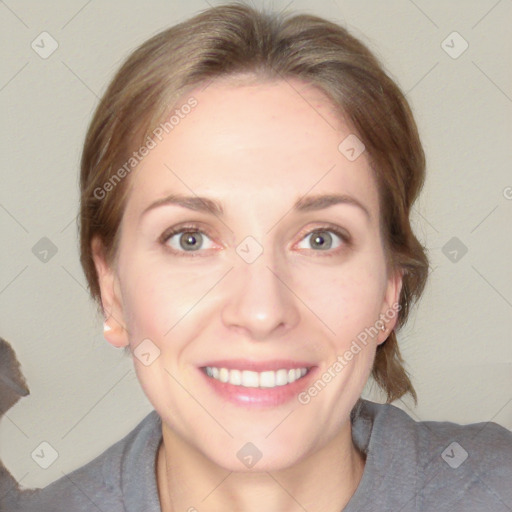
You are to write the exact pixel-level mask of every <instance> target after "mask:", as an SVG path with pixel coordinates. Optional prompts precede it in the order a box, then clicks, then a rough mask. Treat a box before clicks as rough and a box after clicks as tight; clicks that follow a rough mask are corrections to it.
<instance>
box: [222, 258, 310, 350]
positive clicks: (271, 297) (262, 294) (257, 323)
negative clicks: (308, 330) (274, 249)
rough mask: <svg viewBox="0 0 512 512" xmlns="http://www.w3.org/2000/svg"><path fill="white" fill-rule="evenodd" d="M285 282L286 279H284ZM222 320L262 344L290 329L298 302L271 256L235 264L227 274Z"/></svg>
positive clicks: (296, 313)
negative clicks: (225, 298) (226, 290)
mask: <svg viewBox="0 0 512 512" xmlns="http://www.w3.org/2000/svg"><path fill="white" fill-rule="evenodd" d="M288 281H289V279H288ZM226 286H227V289H228V290H229V291H228V292H227V293H228V297H227V300H226V302H225V305H224V307H223V309H222V321H223V323H224V325H225V326H226V327H227V328H228V329H231V330H233V329H234V330H237V331H239V334H240V335H241V336H245V337H247V338H248V339H250V340H255V341H264V340H265V339H270V338H272V337H274V338H275V337H276V336H282V335H283V334H284V333H286V332H288V331H289V330H290V329H293V328H294V327H295V326H296V325H297V324H298V322H299V318H300V315H299V309H298V304H297V301H298V299H297V298H296V296H295V295H294V294H293V292H292V290H291V287H290V284H289V283H288V282H287V279H286V272H284V265H283V264H281V271H280V270H279V268H278V267H277V264H276V262H275V261H274V259H273V257H272V255H271V254H269V253H267V252H264V253H263V254H262V255H261V256H260V257H259V258H258V259H257V260H256V261H254V262H253V263H250V264H249V263H246V262H244V261H242V260H241V261H238V262H237V264H236V266H235V268H234V269H233V271H232V272H230V275H229V283H226Z"/></svg>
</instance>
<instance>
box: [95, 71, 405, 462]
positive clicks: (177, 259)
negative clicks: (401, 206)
mask: <svg viewBox="0 0 512 512" xmlns="http://www.w3.org/2000/svg"><path fill="white" fill-rule="evenodd" d="M292 85H293V87H292ZM192 94H193V96H194V98H196V100H197V106H195V107H194V108H193V109H191V111H190V113H189V114H188V115H187V116H184V117H183V119H180V122H179V124H177V125H176V126H175V127H174V129H173V130H172V131H170V132H169V134H168V135H167V136H166V137H164V138H163V140H162V141H158V140H157V145H156V147H154V148H153V149H152V150H151V151H150V152H149V154H148V155H147V156H146V157H145V158H144V159H143V160H142V161H141V163H140V164H139V165H138V167H137V169H136V170H135V171H133V173H132V174H131V176H130V177H129V179H130V187H131V190H130V193H129V197H128V200H127V203H126V209H125V213H124V217H123V220H122V224H121V237H120V244H119V251H118V255H117V260H116V263H115V265H112V267H108V266H107V265H106V264H105V262H104V261H103V260H102V258H101V256H100V255H99V254H100V253H99V252H96V253H95V262H96V265H97V268H98V271H99V275H100V286H101V291H102V300H103V304H104V307H105V309H106V311H107V313H111V314H112V317H111V319H110V321H111V322H112V323H111V324H110V325H111V327H112V329H111V331H109V333H107V334H106V336H107V339H108V341H110V342H111V343H112V344H113V345H115V346H123V345H128V344H129V345H130V346H131V350H132V352H133V354H134V355H133V360H134V365H135V369H136V372H137V376H138V379H139V380H140V383H141V385H142V387H143V389H144V392H145V393H146V395H147V397H148V398H149V400H150V401H151V403H152V404H153V406H154V408H155V409H156V410H157V412H158V413H159V414H160V416H161V417H162V420H163V422H164V429H167V431H168V433H169V434H168V435H169V436H173V438H174V439H176V440H177V441H179V442H181V443H184V444H185V445H187V446H189V447H191V449H194V450H196V453H199V454H201V456H204V457H206V458H207V459H209V460H210V461H212V462H214V463H216V464H218V465H220V466H222V467H224V468H226V469H229V470H235V471H242V470H244V469H246V465H244V462H243V460H242V459H243V456H245V455H247V454H248V455H254V454H255V453H256V449H255V448H254V447H252V446H251V445H247V446H245V445H246V444H247V443H252V445H254V446H255V447H256V448H257V449H258V450H259V452H260V453H261V454H262V458H261V460H260V461H259V462H258V468H260V469H262V470H263V469H266V470H272V469H279V468H286V467H290V466H292V465H293V464H295V463H298V462H299V461H300V460H302V459H304V458H305V457H307V456H308V455H311V454H313V453H315V452H318V451H319V450H321V449H322V448H324V447H326V446H327V445H328V444H329V442H332V441H333V440H334V439H336V436H338V435H340V433H341V432H343V431H345V432H346V429H347V426H349V413H350V410H351V408H352V407H353V405H354V404H355V402H356V400H357V399H358V398H359V396H360V395H361V392H362V389H363V387H364V385H365V383H366V380H367V378H368V376H369V373H370V370H371V366H372V363H373V359H374V356H375V350H376V347H377V345H378V343H381V342H382V341H384V340H385V338H386V337H387V334H388V333H389V330H390V329H392V327H393V326H394V323H395V320H394V319H393V315H392V314H390V313H389V312H390V311H392V308H393V305H395V306H396V303H397V301H398V298H399V293H400V286H401V281H400V278H399V276H398V275H397V274H396V273H393V274H391V273H389V272H388V271H387V269H386V265H385V257H384V251H383V242H382V238H381V234H380V231H379V216H380V211H379V201H378V194H377V188H376V184H375V182H374V178H373V175H372V172H371V169H370V167H369V164H368V161H367V156H366V154H365V153H364V152H363V153H362V154H361V155H360V156H359V157H358V158H356V159H355V160H353V159H352V160H353V161H351V160H349V159H347V157H346V156H345V154H343V153H342V152H340V150H339V149H338V146H339V145H340V143H341V141H343V139H345V138H346V137H347V136H349V135H350V134H351V133H353V130H351V129H350V128H349V127H348V126H347V125H346V124H344V123H342V122H341V121H340V120H339V118H337V117H335V115H334V114H333V108H332V106H331V105H330V104H329V102H328V100H327V99H326V98H325V97H324V96H323V95H322V94H321V93H320V92H319V91H318V90H316V89H314V88H312V87H311V86H308V85H306V84H304V83H302V82H300V81H293V80H292V81H289V82H285V81H278V82H273V83H264V84H258V85H233V84H232V85H230V84H229V83H227V82H224V83H223V82H216V83H213V84H211V85H210V86H209V87H207V88H206V89H204V90H201V89H197V90H195V91H193V93H192ZM187 99H188V97H187V98H184V99H183V103H185V102H186V100H187ZM200 198H202V199H200ZM93 247H94V248H95V250H96V251H97V246H96V244H93ZM394 313H395V318H396V310H395V311H394ZM383 315H386V316H385V318H386V319H384V316H383ZM383 319H384V320H383ZM118 322H119V323H118ZM383 323H384V324H385V327H386V328H387V334H386V332H383V331H379V329H378V328H375V325H377V326H378V327H380V326H381V325H382V324H383ZM120 325H122V326H123V328H121V327H120ZM365 329H366V331H365ZM376 331H378V332H379V334H376ZM362 333H366V339H365V341H364V342H363V341H362V340H363V339H364V338H365V335H364V334H362ZM358 336H359V337H358ZM354 342H355V345H354ZM355 346H357V347H358V349H359V350H358V349H357V348H355ZM347 351H348V352H351V353H352V357H350V356H349V355H347ZM304 373H305V375H304ZM223 381H224V382H223ZM315 390H316V391H315ZM348 428H349V427H348ZM244 446H245V448H244V450H245V451H242V452H241V453H239V450H240V449H241V448H242V447H244ZM252 451H254V453H251V452H252ZM246 452H247V453H246ZM237 454H238V455H237Z"/></svg>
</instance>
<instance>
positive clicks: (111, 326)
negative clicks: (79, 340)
mask: <svg viewBox="0 0 512 512" xmlns="http://www.w3.org/2000/svg"><path fill="white" fill-rule="evenodd" d="M91 250H92V258H93V260H94V266H95V267H96V272H97V274H98V281H99V286H100V293H101V305H102V308H103V314H104V316H105V329H104V332H103V336H104V337H105V339H106V340H107V341H108V342H109V343H110V344H111V345H113V346H114V347H118V348H121V347H125V346H127V345H128V344H129V339H128V333H127V331H126V328H125V325H126V322H125V320H124V312H123V307H122V304H123V302H122V298H121V291H120V286H119V279H118V277H117V274H116V272H115V269H114V268H113V267H112V266H111V265H109V264H108V262H107V261H106V258H105V251H104V247H103V243H102V242H101V240H100V239H99V237H97V236H95V237H94V238H93V240H92V242H91Z"/></svg>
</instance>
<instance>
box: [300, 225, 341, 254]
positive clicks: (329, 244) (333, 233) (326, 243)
mask: <svg viewBox="0 0 512 512" xmlns="http://www.w3.org/2000/svg"><path fill="white" fill-rule="evenodd" d="M304 242H306V243H309V244H310V245H311V247H304V246H302V245H300V244H304ZM343 242H345V243H347V244H348V242H349V239H348V236H347V235H346V234H344V233H342V232H341V231H338V230H336V229H333V228H330V229H326V228H319V229H315V230H313V231H311V232H310V233H308V234H307V235H306V236H305V237H304V238H303V239H302V240H301V242H300V244H299V245H298V248H299V249H310V248H311V249H318V250H320V251H328V250H329V249H337V248H338V247H340V246H341V245H342V243H343Z"/></svg>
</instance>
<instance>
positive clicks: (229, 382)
mask: <svg viewBox="0 0 512 512" xmlns="http://www.w3.org/2000/svg"><path fill="white" fill-rule="evenodd" d="M316 369H317V366H314V365H312V364H311V363H306V362H302V361H284V360H274V361H266V362H255V361H248V360H224V361H215V362H209V363H207V364H206V365H204V366H201V367H199V370H200V372H201V374H202V375H203V378H204V379H206V382H207V384H208V385H209V388H210V389H212V390H213V391H214V392H215V394H216V395H217V396H218V397H220V398H222V399H223V400H227V401H229V402H231V403H234V404H236V405H238V406H246V407H275V406H278V405H282V404H284V403H286V402H289V401H291V400H292V399H293V398H294V397H296V396H297V395H298V394H299V393H300V392H301V391H302V390H304V388H305V387H306V386H307V385H308V384H309V383H310V382H311V380H312V378H313V375H314V374H315V373H316V372H315V370H316Z"/></svg>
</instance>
